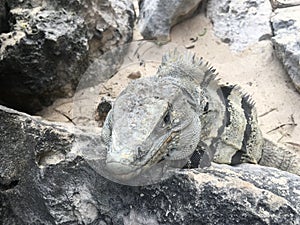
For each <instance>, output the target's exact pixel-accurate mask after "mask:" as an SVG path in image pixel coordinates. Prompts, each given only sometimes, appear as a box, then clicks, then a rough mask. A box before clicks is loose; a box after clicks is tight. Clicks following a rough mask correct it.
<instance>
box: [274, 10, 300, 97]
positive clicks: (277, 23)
mask: <svg viewBox="0 0 300 225" xmlns="http://www.w3.org/2000/svg"><path fill="white" fill-rule="evenodd" d="M299 12H300V6H295V7H289V8H282V9H276V10H275V12H274V15H273V17H272V20H271V22H272V26H273V30H274V34H275V35H274V37H273V38H272V41H273V44H274V46H275V52H276V55H277V57H278V58H279V59H280V60H281V61H282V63H283V66H284V68H285V69H286V71H287V73H288V75H289V76H290V77H291V79H292V82H293V83H294V85H295V87H296V89H297V90H298V91H299V92H300V63H299V62H300V39H299V30H300V13H299Z"/></svg>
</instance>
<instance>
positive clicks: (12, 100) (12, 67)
mask: <svg viewBox="0 0 300 225" xmlns="http://www.w3.org/2000/svg"><path fill="white" fill-rule="evenodd" d="M10 13H11V20H13V21H15V24H14V25H13V28H12V31H11V32H9V33H2V34H1V36H0V39H1V42H2V44H1V49H0V99H1V101H2V102H3V103H5V104H6V105H9V106H11V107H15V108H19V109H22V110H25V111H27V112H34V111H35V110H38V109H41V106H42V105H49V104H50V103H51V102H52V100H53V99H55V98H57V97H62V96H68V95H71V94H72V90H73V89H74V88H75V85H76V82H78V78H79V77H80V75H81V74H82V73H83V72H84V70H85V69H86V68H87V66H88V43H87V41H88V39H87V35H86V28H85V24H84V20H83V19H81V18H80V17H77V16H75V15H73V14H71V13H68V12H65V11H63V10H60V11H54V10H42V9H41V8H40V7H37V8H34V9H22V8H15V9H13V10H11V11H10Z"/></svg>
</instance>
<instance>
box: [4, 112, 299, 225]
mask: <svg viewBox="0 0 300 225" xmlns="http://www.w3.org/2000/svg"><path fill="white" fill-rule="evenodd" d="M0 129H1V133H0V158H1V164H0V224H17V225H18V224H22V225H24V224H173V225H176V224H200V225H201V224H203V225H204V224H218V225H222V224H224V225H225V224H232V225H234V224H272V225H274V224H278V225H279V224H280V225H281V224H295V225H296V224H299V223H300V177H299V176H296V175H293V174H289V173H286V172H283V171H278V170H276V169H273V168H266V167H260V166H255V165H250V164H245V165H241V166H239V167H230V166H227V165H214V166H213V167H210V168H208V169H205V170H199V171H196V170H193V171H178V172H176V174H175V175H174V176H173V177H171V178H170V179H168V180H165V181H164V182H162V183H159V184H155V185H149V186H143V187H131V186H124V185H120V184H116V183H113V182H111V181H109V180H106V179H104V178H102V177H101V176H100V175H99V174H97V173H96V172H95V171H94V170H93V169H92V168H91V167H90V166H89V164H88V163H87V162H86V160H85V158H84V157H83V156H82V155H79V154H78V153H76V152H74V151H73V150H72V149H73V148H72V143H73V141H74V134H73V131H72V129H70V128H68V127H67V126H66V125H64V126H63V125H59V124H50V123H47V122H45V121H41V120H40V119H38V118H34V117H30V116H28V115H26V114H22V113H18V112H16V111H13V110H10V109H7V108H5V107H2V106H0Z"/></svg>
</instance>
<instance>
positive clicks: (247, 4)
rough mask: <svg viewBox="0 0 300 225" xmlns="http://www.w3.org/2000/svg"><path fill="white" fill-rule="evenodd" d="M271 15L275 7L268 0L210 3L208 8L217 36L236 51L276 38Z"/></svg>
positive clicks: (215, 0) (213, 1) (236, 0)
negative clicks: (273, 36) (271, 24)
mask: <svg viewBox="0 0 300 225" xmlns="http://www.w3.org/2000/svg"><path fill="white" fill-rule="evenodd" d="M271 13H272V7H271V4H270V2H269V1H265V0H259V1H252V0H232V1H231V0H221V1H217V0H210V1H209V2H208V6H207V16H208V17H209V18H210V19H211V20H212V22H213V25H214V32H215V34H216V35H217V36H218V37H219V38H221V40H222V41H223V42H225V43H229V45H230V47H231V49H232V50H234V51H242V50H244V49H246V48H247V47H249V46H250V45H252V44H255V43H257V42H258V41H260V40H264V39H267V38H270V37H271V36H272V30H271V26H270V16H271Z"/></svg>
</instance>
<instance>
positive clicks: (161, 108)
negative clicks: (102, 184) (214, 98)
mask: <svg viewBox="0 0 300 225" xmlns="http://www.w3.org/2000/svg"><path fill="white" fill-rule="evenodd" d="M214 78H215V74H214V69H213V68H212V67H210V66H209V64H208V63H206V62H204V61H203V60H202V58H197V57H195V55H193V54H180V53H178V52H177V51H176V50H175V51H174V52H170V53H169V54H166V55H165V56H164V57H163V59H162V64H161V65H160V67H159V69H158V72H157V74H156V76H154V77H150V78H141V79H138V80H136V81H133V82H132V83H130V84H129V85H128V86H127V88H126V89H125V90H124V91H123V92H122V93H121V94H120V95H119V97H118V98H117V99H116V101H115V103H114V106H113V108H112V109H111V111H110V112H109V114H108V117H107V119H106V121H105V123H104V127H103V130H102V137H103V140H104V142H105V145H106V146H107V157H106V168H107V170H108V171H109V173H111V175H113V176H115V177H118V178H119V179H122V180H128V179H131V178H133V177H135V176H137V175H140V174H141V173H143V171H146V170H149V169H150V168H153V166H154V165H157V164H158V163H160V162H165V161H172V162H179V161H180V162H181V161H184V162H187V161H188V159H189V157H190V155H191V154H192V153H193V152H194V150H195V149H196V146H197V144H198V143H199V139H200V132H201V129H202V126H201V123H200V117H201V115H203V114H204V111H207V110H208V105H207V101H206V100H207V99H206V100H205V95H203V90H204V89H206V88H207V86H208V84H209V83H210V82H211V81H212V80H214ZM184 162H183V163H184ZM183 165H184V164H183ZM183 165H182V166H183Z"/></svg>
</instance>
